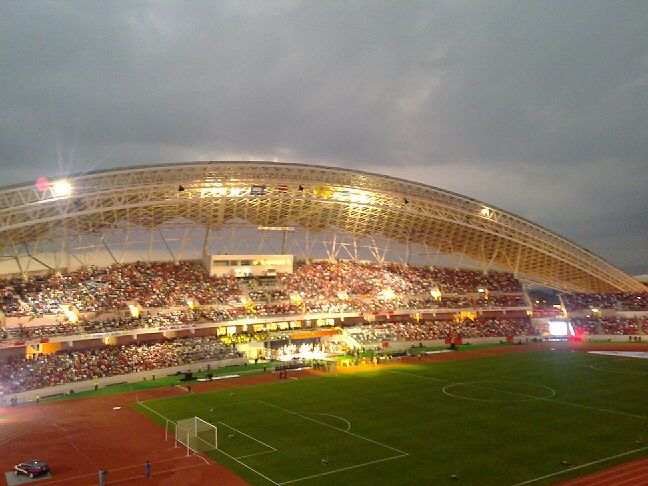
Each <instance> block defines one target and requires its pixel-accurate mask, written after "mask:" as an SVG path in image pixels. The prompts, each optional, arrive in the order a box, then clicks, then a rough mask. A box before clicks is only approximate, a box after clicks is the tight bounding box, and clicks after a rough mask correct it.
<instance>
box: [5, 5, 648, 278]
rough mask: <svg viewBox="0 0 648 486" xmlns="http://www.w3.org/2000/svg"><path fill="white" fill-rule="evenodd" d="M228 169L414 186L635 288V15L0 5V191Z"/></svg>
mask: <svg viewBox="0 0 648 486" xmlns="http://www.w3.org/2000/svg"><path fill="white" fill-rule="evenodd" d="M236 159H242V160H248V159H263V160H279V161H287V162H306V163H318V164H325V165H336V166H341V167H349V168H356V169H361V170H369V171H374V172H379V173H383V174H390V175H397V176H400V177H404V178H408V179H412V180H416V181H422V182H426V183H429V184H432V185H435V186H438V187H442V188H445V189H450V190H453V191H456V192H459V193H462V194H466V195H468V196H472V197H475V198H478V199H481V200H484V201H487V202H489V203H491V204H493V205H496V206H499V207H502V208H504V209H507V210H509V211H512V212H514V213H516V214H519V215H521V216H523V217H525V218H528V219H530V220H532V221H535V222H538V223H540V224H542V225H544V226H546V227H547V228H549V229H551V230H554V231H556V232H558V233H560V234H562V235H564V236H566V237H568V238H570V239H573V240H574V241H576V242H578V243H580V244H582V245H583V246H585V247H587V248H589V249H591V250H592V251H594V252H595V253H597V254H599V255H601V256H603V257H605V258H607V259H608V260H610V261H611V262H613V263H615V264H617V265H618V266H620V267H621V268H623V269H625V270H627V271H629V272H632V273H648V2H646V1H645V0H638V1H636V2H624V1H603V2H594V1H589V0H588V1H582V2H579V1H557V2H552V1H541V2H540V1H530V2H524V1H521V0H513V1H511V2H503V1H502V2H483V1H470V2H462V1H458V0H452V1H445V2H443V1H441V2H434V1H424V2H412V1H396V0H394V1H389V2H379V1H357V2H351V1H348V2H342V1H336V2H329V1H323V0H313V1H309V2H296V1H287V2H283V1H281V2H273V1H269V0H262V1H259V2H255V1H251V0H244V1H232V2H229V1H228V2H217V1H206V2H200V1H195V0H194V1H187V0H178V1H160V0H155V1H150V2H149V1H134V0H129V1H125V2H119V1H115V0H111V1H108V2H94V1H86V2H72V1H67V2H66V1H57V2H47V1H29V0H16V1H13V0H2V1H0V168H1V170H0V185H6V184H11V183H15V182H24V181H31V180H35V179H36V178H37V177H39V176H41V175H44V176H53V175H60V174H66V173H71V172H80V171H86V170H92V169H98V168H102V169H104V168H110V167H117V166H128V165H134V164H149V163H162V162H174V161H187V160H236Z"/></svg>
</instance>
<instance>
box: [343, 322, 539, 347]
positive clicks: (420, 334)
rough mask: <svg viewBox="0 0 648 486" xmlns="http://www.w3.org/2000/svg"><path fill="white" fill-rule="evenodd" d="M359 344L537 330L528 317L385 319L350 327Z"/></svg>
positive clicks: (525, 333)
mask: <svg viewBox="0 0 648 486" xmlns="http://www.w3.org/2000/svg"><path fill="white" fill-rule="evenodd" d="M349 332H350V333H351V334H352V335H353V337H354V338H355V339H356V340H358V341H359V342H360V343H365V344H368V343H371V342H377V341H428V340H434V339H445V338H446V337H448V336H457V335H461V336H462V337H464V338H477V337H505V336H534V335H536V334H537V331H536V330H535V329H534V327H533V326H532V325H531V321H530V320H529V319H528V318H520V319H493V318H491V319H489V318H478V319H475V320H471V319H466V320H464V321H462V322H452V321H440V320H432V321H424V322H419V323H415V322H385V323H379V324H372V325H364V326H360V327H356V328H351V329H349Z"/></svg>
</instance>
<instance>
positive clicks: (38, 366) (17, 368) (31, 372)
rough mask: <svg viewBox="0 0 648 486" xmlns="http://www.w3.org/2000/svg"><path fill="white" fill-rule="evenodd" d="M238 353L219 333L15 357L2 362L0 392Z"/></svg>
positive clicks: (152, 368) (16, 391) (208, 359)
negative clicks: (156, 341) (223, 340)
mask: <svg viewBox="0 0 648 486" xmlns="http://www.w3.org/2000/svg"><path fill="white" fill-rule="evenodd" d="M235 356H237V353H235V352H234V351H233V350H232V349H231V348H230V347H228V346H227V345H225V344H224V343H223V342H222V341H221V340H219V339H218V338H216V337H190V338H175V339H169V340H165V341H162V342H158V343H153V344H151V343H140V344H129V345H124V346H107V347H102V348H96V349H92V350H87V351H66V352H59V353H55V354H46V355H38V356H37V357H36V358H34V359H27V358H19V359H11V360H10V361H9V362H8V363H7V364H2V365H0V394H10V393H18V392H21V391H26V390H34V389H38V388H44V387H48V386H55V385H62V384H67V383H74V382H76V381H83V380H91V379H94V378H102V377H106V376H114V375H122V374H126V373H133V372H139V371H148V370H155V369H159V368H168V367H172V366H180V365H186V364H193V363H198V362H201V361H210V360H220V359H226V358H231V357H235Z"/></svg>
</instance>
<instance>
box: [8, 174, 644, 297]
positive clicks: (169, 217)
mask: <svg viewBox="0 0 648 486" xmlns="http://www.w3.org/2000/svg"><path fill="white" fill-rule="evenodd" d="M39 186H40V187H37V186H36V185H34V184H32V183H30V184H18V185H13V186H8V187H4V188H0V250H2V249H5V251H7V249H12V250H13V251H20V249H21V248H27V245H29V244H32V243H34V242H38V241H41V240H53V239H62V238H67V237H69V236H71V235H79V234H81V235H83V234H94V235H97V234H101V233H102V232H103V231H106V230H108V229H111V228H118V227H119V226H120V224H123V223H124V222H128V223H131V224H135V225H138V226H140V227H144V228H156V227H158V226H160V225H162V224H164V223H166V222H169V221H174V220H180V219H182V220H186V221H191V222H193V223H195V224H198V225H203V226H209V227H212V228H216V229H218V228H222V227H223V226H224V225H225V224H226V223H227V222H228V221H232V220H235V219H243V220H245V221H247V222H249V223H252V224H255V225H258V226H263V227H280V226H285V225H298V226H300V227H301V228H304V229H307V230H310V231H327V230H330V229H331V228H336V229H339V230H342V231H345V232H347V233H349V234H351V235H354V236H358V237H365V236H374V235H377V236H383V237H386V238H388V239H391V240H394V241H397V242H400V243H403V244H406V245H407V244H421V245H425V246H426V247H429V248H431V249H434V250H436V251H439V252H442V253H445V254H461V255H466V256H467V257H470V258H472V259H475V260H478V261H481V262H488V263H489V265H491V266H492V265H496V266H497V267H498V268H501V269H506V270H508V271H510V272H513V273H514V274H516V275H519V276H522V277H526V278H529V279H531V280H533V281H535V282H537V283H539V284H543V285H547V286H549V287H553V288H560V289H569V290H576V291H588V292H608V291H641V290H643V289H645V287H644V286H643V285H642V284H641V283H639V282H638V281H637V280H636V279H635V278H633V277H631V276H630V275H628V274H626V273H624V272H623V271H621V270H619V269H618V268H616V267H615V266H613V265H612V264H610V263H608V262H607V261H605V260H604V259H602V258H600V257H598V256H596V255H594V254H593V253H591V252H589V251H588V250H586V249H585V248H582V247H580V246H578V245H576V244H575V243H573V242H571V241H569V240H567V239H566V238H563V237H561V236H559V235H557V234H555V233H552V232H551V231H549V230H547V229H545V228H543V227H541V226H539V225H536V224H534V223H531V222H529V221H527V220H525V219H523V218H520V217H519V216H516V215H514V214H512V213H509V212H506V211H503V210H501V209H498V208H496V207H494V206H492V205H489V204H487V203H483V202H480V201H477V200H475V199H472V198H469V197H466V196H462V195H460V194H456V193H452V192H450V191H445V190H443V189H439V188H436V187H432V186H428V185H425V184H420V183H417V182H411V181H406V180H403V179H398V178H394V177H387V176H383V175H378V174H371V173H367V172H361V171H356V170H349V169H340V168H334V167H324V166H314V165H304V164H287V163H272V162H188V163H181V164H165V165H150V166H138V167H131V168H122V169H112V170H103V171H96V172H92V173H87V174H80V175H75V176H70V177H68V178H67V179H65V180H54V181H51V182H48V183H45V184H40V185H39Z"/></svg>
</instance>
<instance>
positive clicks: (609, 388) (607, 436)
mask: <svg viewBox="0 0 648 486" xmlns="http://www.w3.org/2000/svg"><path fill="white" fill-rule="evenodd" d="M135 407H136V408H137V409H138V410H140V411H141V412H142V413H143V414H145V415H147V416H149V417H150V418H151V419H152V420H156V421H158V422H159V423H160V424H161V425H163V426H164V425H165V424H166V419H168V420H170V421H177V420H180V419H186V418H191V417H194V416H197V417H200V418H201V419H203V420H205V421H207V422H209V423H211V424H213V425H215V426H216V427H217V428H218V449H217V450H212V451H209V452H207V453H206V454H208V455H209V456H211V457H213V458H214V459H215V460H216V461H218V462H220V463H221V464H223V465H225V466H226V467H228V468H229V469H231V470H233V471H234V472H236V473H237V474H239V475H240V476H241V477H243V478H245V479H246V480H247V481H249V482H250V483H251V484H259V485H266V484H280V485H281V484H353V485H355V484H372V485H375V484H390V485H391V484H403V485H412V484H435V485H436V484H458V483H460V484H472V485H488V484H493V485H494V484H497V485H500V484H503V485H515V484H533V485H540V484H552V483H555V482H560V481H562V480H565V479H567V478H570V477H574V476H579V475H582V474H585V473H588V472H592V471H594V470H597V469H602V468H605V467H609V466H612V465H614V464H616V463H619V462H623V461H626V460H630V459H633V458H637V457H640V456H642V455H646V454H648V418H647V417H648V362H647V361H646V360H644V359H632V358H619V357H609V356H601V355H593V354H585V353H570V352H551V351H544V352H529V353H517V354H505V355H499V356H492V357H485V358H480V359H472V360H461V361H445V362H432V363H429V364H421V365H403V366H390V367H378V368H377V369H376V370H375V371H368V372H362V373H339V374H334V373H331V374H328V375H325V376H323V377H321V378H312V379H302V380H291V379H289V380H282V381H279V380H277V382H276V383H272V384H265V385H257V386H251V387H246V388H235V389H228V390H224V391H218V392H209V393H199V394H190V395H184V396H180V397H175V398H169V399H158V400H149V401H147V402H144V403H143V404H140V405H135ZM453 475H456V476H458V477H459V478H460V479H459V480H456V479H453V478H452V476H453Z"/></svg>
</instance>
